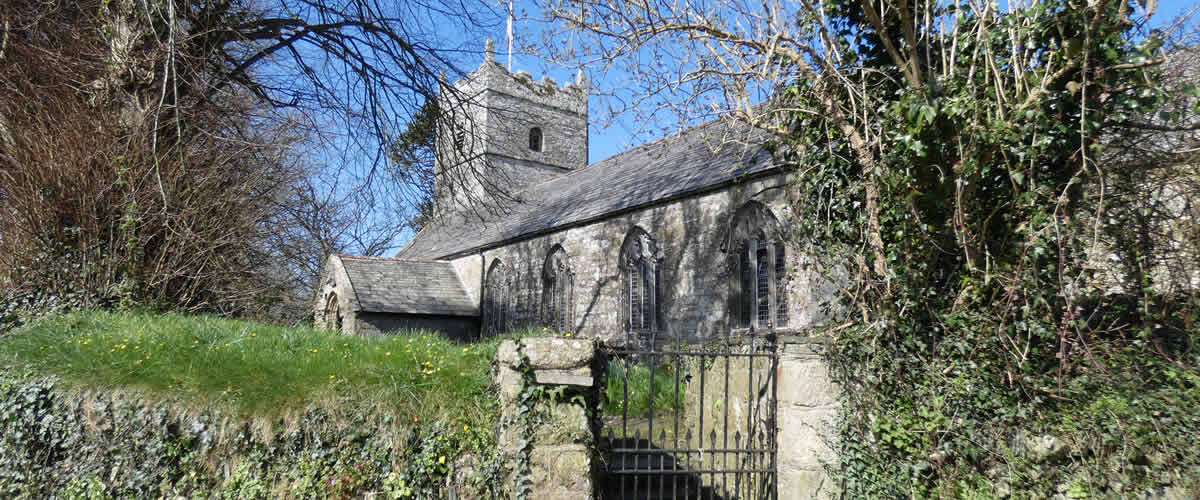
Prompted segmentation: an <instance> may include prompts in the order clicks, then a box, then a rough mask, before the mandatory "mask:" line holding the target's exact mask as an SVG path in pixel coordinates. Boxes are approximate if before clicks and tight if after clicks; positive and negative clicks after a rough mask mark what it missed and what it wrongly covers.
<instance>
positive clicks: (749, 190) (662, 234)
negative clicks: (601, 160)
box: [453, 175, 836, 341]
mask: <svg viewBox="0 0 1200 500" xmlns="http://www.w3.org/2000/svg"><path fill="white" fill-rule="evenodd" d="M786 183H787V179H786V177H785V176H783V175H776V176H769V177H765V178H760V179H757V180H752V181H748V182H746V183H743V184H734V185H732V186H730V187H726V188H723V189H719V190H714V191H712V192H709V193H706V194H702V195H699V196H693V197H688V198H684V199H681V200H677V201H673V202H669V203H664V204H661V205H655V206H652V207H648V208H645V209H642V210H638V211H634V212H630V213H627V214H623V215H619V216H615V217H611V218H609V219H605V220H601V221H597V222H593V223H590V224H585V225H581V226H577V227H572V228H568V229H564V230H561V231H557V232H554V233H551V234H548V235H544V236H540V237H536V238H532V239H529V240H525V241H521V242H518V243H514V244H511V245H508V246H504V247H500V248H496V249H492V250H487V251H485V252H483V255H482V258H481V256H480V255H478V254H476V255H469V256H464V257H461V258H459V259H456V260H454V261H453V263H454V265H455V268H456V269H458V270H459V272H460V273H461V274H462V275H463V276H469V277H470V278H471V279H466V278H465V279H464V280H463V281H464V282H465V285H466V286H467V288H468V292H469V293H470V294H471V295H472V296H473V297H476V298H478V297H480V296H481V293H480V292H481V288H482V286H483V280H484V278H485V273H486V271H485V270H487V269H489V268H490V266H491V265H492V262H493V261H495V260H496V259H501V260H503V262H504V263H505V265H506V266H507V267H508V269H509V270H510V272H516V273H518V275H519V279H518V283H519V285H518V287H519V288H521V289H522V290H521V291H523V292H524V294H525V300H526V301H527V302H531V303H532V304H531V307H535V308H536V306H537V304H539V303H540V300H541V292H542V290H541V287H542V281H541V269H542V264H543V263H544V262H545V259H546V257H547V255H549V253H550V251H551V250H552V249H553V248H554V246H555V245H562V247H563V249H564V250H565V251H566V253H567V256H568V261H569V263H570V266H571V269H572V271H573V272H574V274H575V291H574V311H573V315H572V317H573V323H574V325H575V327H574V329H573V331H572V333H575V334H578V335H582V336H585V337H594V338H600V339H604V340H613V339H615V338H617V337H620V336H621V335H622V334H623V332H624V329H625V321H626V318H625V314H626V313H625V312H624V306H623V300H622V298H623V294H624V286H625V285H624V284H623V281H622V269H620V263H619V259H620V252H621V244H622V243H623V242H624V239H625V237H626V235H627V234H629V232H630V230H631V229H633V228H634V227H635V226H636V227H640V228H642V229H643V230H645V231H646V232H647V233H648V234H649V235H650V236H651V237H652V238H654V239H655V240H656V242H657V244H658V248H660V249H661V251H662V260H661V261H660V263H659V269H660V270H661V273H662V274H661V276H660V280H659V283H660V288H661V290H660V296H659V308H658V309H659V314H660V317H659V322H658V324H659V325H660V334H659V336H660V337H661V338H674V337H675V336H682V337H684V338H687V339H689V340H691V341H703V340H704V339H709V338H713V337H714V336H718V335H723V334H724V333H723V332H725V331H726V329H727V328H728V326H729V317H728V296H729V289H730V281H731V280H732V279H733V278H732V277H731V274H730V273H731V271H730V266H729V260H728V255H727V254H726V253H725V252H724V251H723V245H724V243H725V239H726V238H727V235H728V231H729V226H730V224H731V223H732V219H733V213H734V211H735V210H736V209H737V208H738V207H741V206H742V205H744V204H745V203H746V202H748V201H750V200H756V201H759V202H762V203H763V204H764V205H766V206H767V207H768V208H769V209H770V210H771V211H772V212H773V213H774V214H775V216H776V217H777V218H778V219H779V221H780V222H781V223H783V224H784V225H785V227H786V221H787V220H788V218H789V211H788V206H789V202H788V201H787V200H786V197H785V191H786V189H785V188H784V187H785V186H786ZM793 239H794V240H798V239H797V238H793ZM812 251H813V249H809V248H804V247H802V246H800V245H799V244H792V245H790V246H789V248H788V265H787V288H788V294H789V297H788V302H789V311H790V314H789V316H790V321H789V325H788V328H789V329H797V330H798V329H804V328H810V327H813V326H818V325H822V324H825V323H826V322H827V321H828V316H829V312H828V311H829V307H830V302H831V301H832V299H833V296H834V294H835V292H836V287H835V286H834V285H833V284H831V283H829V282H828V281H826V280H825V279H823V278H822V277H821V273H820V272H818V270H817V269H816V268H815V265H814V259H812V258H810V257H808V256H809V255H811V254H812ZM517 292H518V291H514V294H516V293H517ZM485 321H486V320H485Z"/></svg>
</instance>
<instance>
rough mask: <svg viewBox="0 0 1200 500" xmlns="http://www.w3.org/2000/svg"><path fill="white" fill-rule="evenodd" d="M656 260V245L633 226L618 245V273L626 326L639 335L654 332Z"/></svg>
mask: <svg viewBox="0 0 1200 500" xmlns="http://www.w3.org/2000/svg"><path fill="white" fill-rule="evenodd" d="M658 261H659V251H658V244H657V243H655V241H654V239H653V238H651V237H650V235H649V234H646V231H644V230H642V229H641V228H637V227H635V228H633V230H631V231H630V232H629V234H628V235H627V236H626V237H625V243H624V244H623V245H621V261H620V262H621V275H622V281H624V284H625V312H626V315H625V319H626V325H627V329H628V331H629V332H630V333H633V334H637V335H638V336H639V337H643V338H649V337H652V336H653V334H654V333H655V332H656V331H658V303H659V296H658V295H659V294H658Z"/></svg>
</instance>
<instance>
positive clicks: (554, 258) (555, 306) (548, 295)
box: [542, 245, 575, 332]
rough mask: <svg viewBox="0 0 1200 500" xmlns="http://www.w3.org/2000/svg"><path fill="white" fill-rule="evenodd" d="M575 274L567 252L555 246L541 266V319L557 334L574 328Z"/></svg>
mask: <svg viewBox="0 0 1200 500" xmlns="http://www.w3.org/2000/svg"><path fill="white" fill-rule="evenodd" d="M574 292H575V273H574V272H573V271H572V270H571V265H570V262H569V261H568V260H567V252H566V251H565V250H563V248H562V247H561V246H558V245H555V247H554V249H553V250H551V251H550V254H549V255H547V256H546V262H545V264H543V265H542V319H543V323H544V324H545V326H547V327H549V328H551V329H553V330H555V331H559V332H569V331H571V329H573V328H574V325H575V323H574V309H575V302H574Z"/></svg>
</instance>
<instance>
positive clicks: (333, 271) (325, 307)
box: [313, 254, 358, 335]
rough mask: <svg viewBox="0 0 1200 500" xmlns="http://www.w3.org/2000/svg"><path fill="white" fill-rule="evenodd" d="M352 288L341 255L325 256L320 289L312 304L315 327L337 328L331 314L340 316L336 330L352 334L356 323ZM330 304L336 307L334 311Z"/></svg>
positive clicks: (355, 307)
mask: <svg viewBox="0 0 1200 500" xmlns="http://www.w3.org/2000/svg"><path fill="white" fill-rule="evenodd" d="M353 290H354V289H353V287H351V286H350V279H349V278H348V277H347V276H346V269H345V266H343V265H342V259H341V257H338V256H337V255H336V254H334V255H330V256H329V257H327V258H326V259H325V264H324V265H323V266H322V269H321V289H320V291H319V292H317V294H318V295H317V300H316V302H315V303H314V304H313V319H314V320H315V321H314V325H315V326H316V327H317V328H328V329H331V330H333V329H337V328H336V327H337V325H336V324H335V323H336V320H335V319H334V318H333V317H332V316H340V317H341V318H342V320H341V323H342V324H341V329H338V331H340V332H342V333H345V334H347V335H353V334H354V333H355V328H357V325H358V321H357V315H356V311H355V310H356V309H357V305H356V304H355V303H354V300H353V299H352V295H353V293H354V292H353ZM330 298H332V302H330ZM331 306H333V307H336V311H331V310H330V309H329V308H330V307H331Z"/></svg>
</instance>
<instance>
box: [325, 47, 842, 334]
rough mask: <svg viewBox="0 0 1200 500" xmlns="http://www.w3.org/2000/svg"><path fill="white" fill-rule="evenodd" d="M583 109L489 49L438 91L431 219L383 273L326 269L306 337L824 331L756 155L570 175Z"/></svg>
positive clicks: (714, 149) (635, 152)
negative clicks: (444, 115) (421, 331)
mask: <svg viewBox="0 0 1200 500" xmlns="http://www.w3.org/2000/svg"><path fill="white" fill-rule="evenodd" d="M587 97H588V96H587V89H586V82H585V81H584V79H583V76H582V73H581V74H580V76H579V77H577V79H576V81H575V82H573V83H568V84H566V85H563V86H558V85H557V84H556V83H555V82H554V81H553V80H550V79H549V78H543V79H542V80H540V81H536V80H533V79H532V78H531V77H530V76H529V74H528V73H526V72H522V71H517V72H509V71H507V70H506V69H504V67H502V66H500V65H499V64H497V63H496V62H495V60H494V55H493V52H492V50H491V49H490V47H489V50H488V51H487V54H486V56H485V60H484V62H483V64H482V65H480V66H479V68H478V69H476V70H475V71H473V72H472V73H470V74H469V75H467V76H466V77H464V78H463V79H462V80H460V81H458V82H456V83H454V84H453V86H444V87H443V89H442V92H441V96H440V99H441V100H442V101H443V102H442V106H443V109H444V110H445V109H453V110H454V113H451V116H452V118H450V119H448V120H447V122H448V123H446V124H442V125H439V127H438V133H437V145H436V146H437V154H436V157H437V167H436V180H435V193H436V194H435V204H436V209H435V210H437V217H435V218H434V220H433V221H432V222H430V223H428V224H427V225H426V226H425V227H424V228H423V229H422V230H421V231H420V232H418V233H417V234H416V235H415V236H414V237H413V239H412V241H411V242H409V243H408V245H407V246H405V247H404V248H403V249H402V250H401V251H400V252H399V253H397V254H396V255H395V256H394V257H392V258H374V257H359V256H352V255H331V256H329V257H328V259H327V261H326V264H325V270H324V275H323V277H322V280H323V281H322V287H321V290H320V295H319V296H318V298H317V301H316V305H315V319H316V324H317V325H318V326H319V327H326V328H331V329H338V330H341V331H342V332H344V333H346V334H356V335H378V334H383V333H386V332H388V331H391V330H397V329H408V328H426V329H434V330H440V331H442V332H443V333H444V334H446V335H447V336H450V337H452V338H458V339H473V338H478V337H481V336H489V335H495V334H498V333H502V332H505V331H508V330H514V329H520V328H530V327H532V328H540V327H547V328H551V329H553V330H555V331H559V332H570V333H572V334H573V335H577V336H585V337H600V338H607V339H612V338H624V335H625V334H626V332H629V333H632V334H633V335H634V336H635V337H636V338H640V339H643V340H644V341H647V342H661V341H664V340H665V339H676V338H682V339H687V340H689V341H696V340H703V339H705V338H709V337H711V336H714V335H721V334H724V333H727V332H730V331H735V332H736V331H740V330H749V329H764V328H768V327H771V328H775V329H776V330H781V329H784V330H790V329H804V328H808V327H812V326H816V325H820V324H822V323H824V322H825V321H826V320H827V315H828V312H827V311H828V310H829V304H828V303H827V302H828V301H829V300H832V297H833V295H834V288H833V287H834V285H833V284H831V283H829V282H828V281H826V280H824V279H822V278H821V277H820V276H821V274H820V273H819V272H818V271H817V269H815V266H814V263H813V262H812V261H811V260H810V259H808V258H806V256H805V255H804V254H803V253H802V250H803V249H802V248H801V247H800V246H798V245H797V244H795V243H793V242H795V241H798V240H799V239H800V238H797V237H796V236H797V235H794V234H792V233H791V231H790V230H789V224H788V223H787V221H788V220H789V217H790V214H789V201H788V198H787V189H786V186H787V184H788V182H789V174H788V173H787V172H785V171H783V169H781V168H779V167H778V166H777V165H776V164H774V163H773V162H772V160H771V156H770V154H768V152H767V151H766V150H765V148H764V147H763V145H762V142H761V140H757V141H756V140H754V139H753V137H754V135H753V134H752V133H751V134H748V133H747V131H746V130H745V129H744V127H739V126H737V125H734V124H731V123H729V122H727V121H722V120H717V121H713V122H709V123H706V124H702V125H699V126H696V127H693V128H690V129H686V130H683V131H681V132H678V133H676V134H674V135H671V136H669V137H666V138H663V139H660V140H658V141H655V142H651V143H649V144H645V145H643V146H639V147H636V148H633V149H631V150H629V151H625V152H623V153H620V154H617V155H615V156H612V157H610V158H608V159H605V160H602V161H599V162H596V163H592V164H588V161H587V150H588V137H587V132H588V114H587V113H588V112H587V108H588V105H587ZM462 102H469V103H470V104H469V105H459V106H456V105H455V104H457V103H462ZM747 138H749V140H747ZM498 192H499V193H504V195H503V196H497V195H494V194H493V193H498ZM499 198H503V199H499ZM488 200H495V203H494V204H492V205H489V209H487V210H473V209H472V207H477V206H479V204H480V203H482V202H485V201H488Z"/></svg>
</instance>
